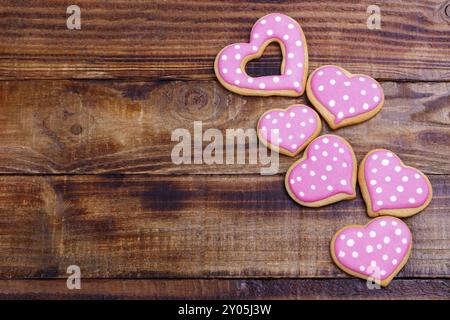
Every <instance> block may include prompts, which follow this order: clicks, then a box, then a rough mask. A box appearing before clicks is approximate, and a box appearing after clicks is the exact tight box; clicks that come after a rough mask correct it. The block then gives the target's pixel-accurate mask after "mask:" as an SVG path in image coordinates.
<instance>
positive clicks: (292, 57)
mask: <svg viewBox="0 0 450 320" xmlns="http://www.w3.org/2000/svg"><path fill="white" fill-rule="evenodd" d="M272 41H277V42H279V43H280V45H281V46H282V48H283V51H284V54H285V56H284V57H283V62H284V63H283V64H282V67H283V69H282V70H281V75H273V76H262V77H251V76H249V75H248V74H247V72H246V71H245V64H246V62H247V61H249V60H251V59H254V58H258V57H260V56H261V55H262V53H263V51H264V49H265V47H266V46H267V45H268V44H269V43H270V42H272ZM305 41H306V40H305V37H304V34H303V30H302V28H301V27H300V25H299V24H298V23H297V22H296V21H295V20H294V19H292V18H291V17H288V16H286V15H284V14H280V13H272V14H269V15H266V16H264V17H262V18H261V19H259V20H258V21H257V22H256V23H255V24H254V26H253V28H252V31H251V35H250V42H249V43H236V44H231V45H229V46H227V47H225V48H223V49H222V50H221V51H220V52H219V54H218V55H217V57H216V61H215V72H216V75H217V77H218V79H219V80H220V82H221V83H222V84H223V85H224V86H225V87H226V88H227V89H229V90H231V91H233V92H237V93H242V94H247V95H265V96H268V95H285V96H299V95H301V94H303V92H304V90H305V84H306V76H307V69H305V66H307V65H308V63H307V62H308V51H307V46H306V43H305ZM262 91H263V92H262Z"/></svg>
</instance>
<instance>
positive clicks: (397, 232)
mask: <svg viewBox="0 0 450 320" xmlns="http://www.w3.org/2000/svg"><path fill="white" fill-rule="evenodd" d="M411 248H412V236H411V231H410V230H409V228H408V226H407V225H406V224H405V223H404V222H403V221H402V220H400V219H397V218H394V217H378V218H375V219H373V220H372V221H370V222H369V223H368V224H367V225H366V226H358V225H350V226H346V227H344V228H342V229H340V230H339V231H338V232H337V233H336V234H335V235H334V237H333V239H332V240H331V256H332V258H333V260H334V262H335V263H336V264H337V266H338V267H339V268H340V269H342V270H343V271H345V272H347V273H348V274H350V275H352V276H355V277H358V278H362V279H370V280H371V281H373V282H375V283H379V284H381V285H382V286H387V285H388V284H389V282H391V280H392V279H393V278H394V277H395V276H396V275H397V273H398V272H399V271H400V270H401V269H402V268H403V266H404V265H405V264H406V262H407V261H408V258H409V254H410V252H411Z"/></svg>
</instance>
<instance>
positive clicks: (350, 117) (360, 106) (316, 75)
mask: <svg viewBox="0 0 450 320" xmlns="http://www.w3.org/2000/svg"><path fill="white" fill-rule="evenodd" d="M306 93H307V95H308V98H309V100H310V101H311V103H312V104H313V105H314V107H315V108H316V109H317V110H318V111H319V113H320V114H321V115H322V116H323V117H324V118H325V120H326V121H327V123H328V125H329V126H330V127H331V128H332V129H337V128H340V127H344V126H348V125H352V124H356V123H360V122H363V121H366V120H368V119H370V118H372V117H373V116H375V115H376V114H377V113H378V112H379V111H380V110H381V107H382V106H383V103H384V93H383V89H382V88H381V86H380V84H379V83H378V82H377V81H376V80H374V79H372V78H371V77H369V76H366V75H362V74H354V75H352V74H351V73H350V72H348V71H347V70H345V69H342V68H340V67H338V66H331V65H327V66H323V67H320V68H318V69H316V70H314V72H313V73H312V74H311V75H310V76H309V79H308V83H307V85H306Z"/></svg>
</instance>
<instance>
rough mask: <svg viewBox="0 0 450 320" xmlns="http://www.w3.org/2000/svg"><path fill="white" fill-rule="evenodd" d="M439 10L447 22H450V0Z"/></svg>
mask: <svg viewBox="0 0 450 320" xmlns="http://www.w3.org/2000/svg"><path fill="white" fill-rule="evenodd" d="M439 11H440V13H441V16H442V18H443V19H444V20H446V21H447V22H450V1H447V2H445V3H444V5H443V6H442V7H441V8H440V10H439Z"/></svg>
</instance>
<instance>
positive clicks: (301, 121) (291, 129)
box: [257, 104, 322, 157]
mask: <svg viewBox="0 0 450 320" xmlns="http://www.w3.org/2000/svg"><path fill="white" fill-rule="evenodd" d="M321 129H322V122H321V120H320V117H319V115H318V114H317V113H316V112H315V111H314V110H313V109H311V108H310V107H308V106H305V105H302V104H296V105H293V106H290V107H289V108H287V109H272V110H269V111H267V112H265V113H264V114H263V115H262V116H261V117H260V118H259V121H258V125H257V132H258V138H259V139H260V140H261V141H262V142H263V143H264V144H265V145H266V146H267V147H269V148H271V149H272V150H275V151H277V152H279V153H282V154H285V155H288V156H291V157H294V156H296V155H297V154H298V153H299V152H300V151H302V150H303V149H304V148H305V147H306V146H307V145H308V144H309V143H310V142H311V140H312V139H314V138H315V137H317V136H318V135H319V133H320V130H321Z"/></svg>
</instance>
